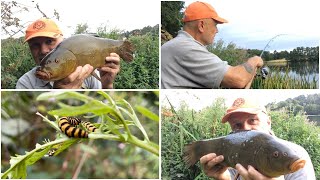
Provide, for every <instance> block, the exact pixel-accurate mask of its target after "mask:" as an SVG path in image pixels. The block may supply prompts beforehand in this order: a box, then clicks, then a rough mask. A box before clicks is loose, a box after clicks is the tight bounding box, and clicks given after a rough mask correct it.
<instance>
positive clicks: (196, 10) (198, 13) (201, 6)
mask: <svg viewBox="0 0 320 180" xmlns="http://www.w3.org/2000/svg"><path fill="white" fill-rule="evenodd" d="M206 18H212V19H214V20H216V21H218V22H219V23H220V24H222V23H227V22H228V21H227V20H225V19H223V18H221V17H219V16H218V13H217V12H216V10H215V9H214V8H213V7H212V6H211V5H210V4H208V3H205V2H199V1H197V2H194V3H191V4H190V5H189V6H188V7H187V9H186V10H185V11H184V17H183V19H182V20H183V22H188V21H194V20H198V19H206Z"/></svg>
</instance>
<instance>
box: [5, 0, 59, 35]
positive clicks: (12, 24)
mask: <svg viewBox="0 0 320 180" xmlns="http://www.w3.org/2000/svg"><path fill="white" fill-rule="evenodd" d="M32 2H34V1H32ZM34 10H36V11H37V12H38V13H39V14H41V15H40V17H45V18H56V19H57V20H59V18H60V15H59V13H58V12H57V11H56V10H55V9H54V12H53V16H50V17H49V16H48V15H47V14H46V13H45V12H43V11H42V10H41V8H40V6H39V4H38V3H36V4H35V5H34V6H33V7H31V8H30V7H29V6H27V5H24V4H21V3H19V2H17V1H7V2H6V1H1V25H2V26H1V29H2V31H3V32H4V33H5V34H6V35H9V37H13V36H14V35H16V34H17V33H19V32H22V29H24V28H25V27H26V26H27V25H28V24H29V22H30V21H34V20H35V19H30V20H28V19H24V21H22V20H21V19H20V18H19V13H21V12H26V11H27V12H30V11H34ZM17 12H18V13H17ZM22 33H24V32H22Z"/></svg>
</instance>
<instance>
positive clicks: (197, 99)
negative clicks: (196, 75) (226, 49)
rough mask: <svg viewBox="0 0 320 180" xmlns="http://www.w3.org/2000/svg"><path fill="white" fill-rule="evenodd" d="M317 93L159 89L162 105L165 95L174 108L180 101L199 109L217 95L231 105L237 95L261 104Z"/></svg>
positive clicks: (269, 90) (294, 90)
mask: <svg viewBox="0 0 320 180" xmlns="http://www.w3.org/2000/svg"><path fill="white" fill-rule="evenodd" d="M316 93H317V94H319V93H320V91H319V90H308V89H304V90H296V89H292V90H290V89H287V90H281V89H275V90H272V89H261V90H257V89H215V90H210V89H202V90H200V89H198V90H192V89H191V90H165V89H162V90H161V93H160V95H161V97H160V102H161V104H162V106H163V105H164V106H166V107H170V106H169V104H168V101H167V99H166V97H168V99H169V100H170V102H171V104H172V105H173V106H174V107H175V108H179V107H180V104H181V102H182V101H185V102H186V103H187V104H188V106H189V107H191V108H193V109H194V110H200V109H203V108H204V107H207V106H210V105H211V104H212V103H213V102H214V100H215V99H216V98H218V97H222V98H224V99H225V100H226V106H227V107H229V106H231V105H232V103H233V101H234V100H235V99H237V98H239V97H244V98H252V99H256V100H258V101H259V102H260V103H261V104H262V105H267V104H268V103H271V102H280V101H284V100H286V99H288V98H295V97H298V96H300V95H305V96H307V95H308V94H316Z"/></svg>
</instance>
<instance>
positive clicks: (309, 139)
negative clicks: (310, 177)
mask: <svg viewBox="0 0 320 180" xmlns="http://www.w3.org/2000/svg"><path fill="white" fill-rule="evenodd" d="M270 116H271V119H272V129H273V131H274V132H275V135H276V136H277V137H279V138H281V139H286V140H288V141H291V142H294V143H296V144H299V145H301V146H302V147H304V149H305V150H306V151H307V152H308V153H309V155H310V158H311V161H312V164H313V167H314V170H315V173H316V179H319V178H320V159H319V154H320V139H319V134H320V128H319V127H318V126H315V125H314V124H313V123H310V122H309V121H308V119H307V117H306V116H305V115H303V114H301V113H298V114H297V115H293V114H292V113H288V112H286V111H274V112H271V113H270Z"/></svg>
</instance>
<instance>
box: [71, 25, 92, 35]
mask: <svg viewBox="0 0 320 180" xmlns="http://www.w3.org/2000/svg"><path fill="white" fill-rule="evenodd" d="M88 28H89V27H88V24H87V23H84V24H82V23H81V24H77V27H76V30H75V31H74V34H85V33H89V31H88Z"/></svg>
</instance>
